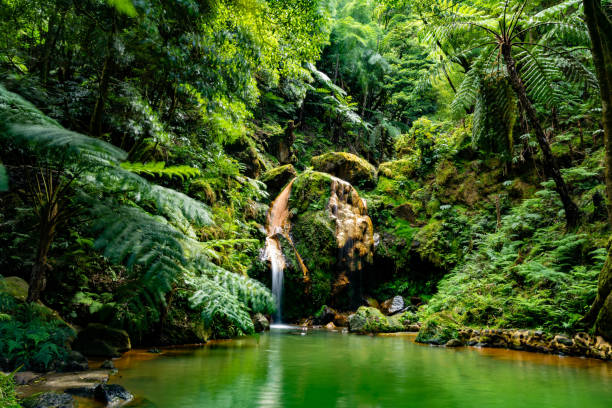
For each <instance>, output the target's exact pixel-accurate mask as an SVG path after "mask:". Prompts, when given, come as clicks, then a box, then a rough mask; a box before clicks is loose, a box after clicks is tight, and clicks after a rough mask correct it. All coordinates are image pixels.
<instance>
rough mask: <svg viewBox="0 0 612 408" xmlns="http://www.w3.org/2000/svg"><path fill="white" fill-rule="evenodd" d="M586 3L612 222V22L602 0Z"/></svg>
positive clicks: (609, 210)
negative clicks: (599, 96) (599, 104)
mask: <svg viewBox="0 0 612 408" xmlns="http://www.w3.org/2000/svg"><path fill="white" fill-rule="evenodd" d="M583 4H584V17H585V21H586V24H587V27H588V29H589V36H590V37H591V53H592V54H593V63H594V64H595V73H596V74H597V80H598V82H599V94H600V95H601V108H602V123H603V129H604V144H605V146H606V159H605V162H606V194H607V198H608V200H607V201H608V202H607V206H608V222H609V223H610V225H612V37H611V33H612V21H610V19H609V18H608V17H607V15H606V13H605V12H604V11H603V9H602V6H601V2H600V0H583Z"/></svg>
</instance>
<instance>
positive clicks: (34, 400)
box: [21, 392, 76, 408]
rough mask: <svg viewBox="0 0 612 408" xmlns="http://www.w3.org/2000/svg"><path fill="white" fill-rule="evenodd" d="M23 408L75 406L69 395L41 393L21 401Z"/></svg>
mask: <svg viewBox="0 0 612 408" xmlns="http://www.w3.org/2000/svg"><path fill="white" fill-rule="evenodd" d="M21 405H22V406H23V408H74V407H76V404H75V402H74V398H73V397H72V395H70V394H59V393H55V392H43V393H40V394H35V395H33V396H31V397H28V398H25V399H24V400H23V401H21Z"/></svg>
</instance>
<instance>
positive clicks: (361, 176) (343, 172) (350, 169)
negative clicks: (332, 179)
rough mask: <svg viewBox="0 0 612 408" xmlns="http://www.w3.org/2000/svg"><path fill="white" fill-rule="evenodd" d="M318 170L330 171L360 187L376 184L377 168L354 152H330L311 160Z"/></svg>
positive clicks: (314, 167)
mask: <svg viewBox="0 0 612 408" xmlns="http://www.w3.org/2000/svg"><path fill="white" fill-rule="evenodd" d="M311 164H312V168H313V169H314V170H316V171H321V172H323V173H329V174H331V175H333V176H336V177H338V178H341V179H342V180H346V181H348V182H349V183H351V184H353V185H355V186H359V187H367V188H370V187H372V188H373V187H375V186H376V168H375V167H374V166H372V165H371V164H370V163H368V161H367V160H365V159H362V158H361V157H359V156H356V155H354V154H352V153H345V152H329V153H325V154H322V155H320V156H315V157H313V158H312V160H311Z"/></svg>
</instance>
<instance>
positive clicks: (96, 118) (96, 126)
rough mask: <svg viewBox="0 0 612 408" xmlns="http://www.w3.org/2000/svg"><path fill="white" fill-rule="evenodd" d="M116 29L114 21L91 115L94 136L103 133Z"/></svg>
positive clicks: (91, 130)
mask: <svg viewBox="0 0 612 408" xmlns="http://www.w3.org/2000/svg"><path fill="white" fill-rule="evenodd" d="M116 31H117V26H116V22H113V28H112V31H111V32H110V33H109V37H108V45H107V50H106V58H104V65H103V66H102V73H101V75H100V83H99V89H98V98H97V99H96V104H95V106H94V111H93V113H92V115H91V122H90V123H89V132H90V133H91V134H92V135H93V136H100V135H101V134H102V116H103V113H104V105H105V104H106V97H107V95H108V87H109V84H110V77H111V74H112V72H113V70H114V65H115V61H114V56H113V43H114V41H115V33H116Z"/></svg>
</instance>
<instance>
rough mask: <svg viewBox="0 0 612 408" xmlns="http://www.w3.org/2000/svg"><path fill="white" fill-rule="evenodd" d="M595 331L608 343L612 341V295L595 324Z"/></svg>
mask: <svg viewBox="0 0 612 408" xmlns="http://www.w3.org/2000/svg"><path fill="white" fill-rule="evenodd" d="M595 331H596V333H597V334H598V335H600V336H601V337H603V338H604V339H606V340H608V341H612V293H610V294H609V295H608V297H607V298H606V301H605V302H604V305H603V306H602V308H601V310H600V311H599V315H598V316H597V321H596V322H595Z"/></svg>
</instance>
